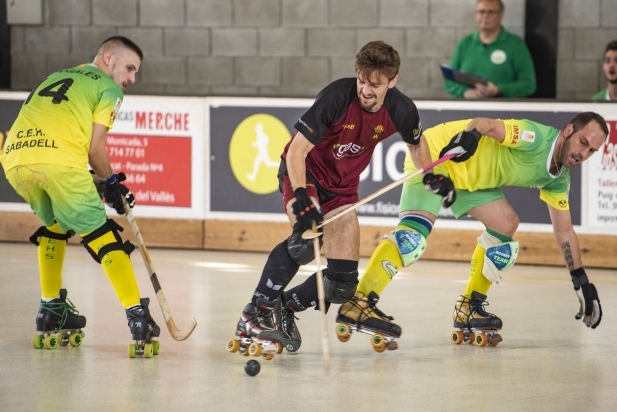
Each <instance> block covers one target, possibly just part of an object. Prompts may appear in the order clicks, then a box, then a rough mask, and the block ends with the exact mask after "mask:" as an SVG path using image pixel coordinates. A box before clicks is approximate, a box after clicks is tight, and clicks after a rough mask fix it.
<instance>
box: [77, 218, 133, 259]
mask: <svg viewBox="0 0 617 412" xmlns="http://www.w3.org/2000/svg"><path fill="white" fill-rule="evenodd" d="M122 231H124V229H123V228H122V226H120V225H119V224H117V223H116V222H115V221H114V220H113V219H107V222H105V223H104V224H103V226H101V227H99V228H98V229H96V230H95V231H93V232H92V233H89V234H87V235H86V236H84V237H83V238H82V240H81V243H83V245H84V247H85V248H86V250H87V251H88V253H90V255H91V256H92V258H93V259H94V260H95V261H96V262H97V263H101V261H102V260H103V256H105V255H106V254H108V253H109V252H112V251H114V250H122V251H124V253H126V254H127V255H130V254H131V252H132V251H134V250H135V246H134V245H133V244H132V243H131V242H129V241H128V240H127V241H125V242H124V243H122V238H121V237H120V234H119V233H118V232H122ZM109 232H111V233H113V235H114V238H115V239H116V241H115V242H112V243H108V244H106V245H104V246H103V247H101V248H100V249H99V250H98V252H97V251H95V250H94V249H92V248H91V247H90V246H89V244H90V243H91V242H92V241H93V240H96V239H98V238H100V237H101V236H104V235H106V234H107V233H109Z"/></svg>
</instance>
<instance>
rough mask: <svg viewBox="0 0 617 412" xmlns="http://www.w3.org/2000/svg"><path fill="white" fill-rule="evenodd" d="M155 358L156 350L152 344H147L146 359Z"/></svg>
mask: <svg viewBox="0 0 617 412" xmlns="http://www.w3.org/2000/svg"><path fill="white" fill-rule="evenodd" d="M153 356H154V348H153V347H152V344H151V343H146V344H145V345H144V358H151V357H153Z"/></svg>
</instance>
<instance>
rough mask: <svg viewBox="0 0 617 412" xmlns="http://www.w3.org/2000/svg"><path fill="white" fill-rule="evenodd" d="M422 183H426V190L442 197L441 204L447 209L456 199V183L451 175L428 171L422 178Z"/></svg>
mask: <svg viewBox="0 0 617 412" xmlns="http://www.w3.org/2000/svg"><path fill="white" fill-rule="evenodd" d="M422 183H424V187H426V190H428V191H429V192H432V193H435V194H436V195H439V196H441V197H442V199H441V205H442V206H443V207H445V208H446V209H447V208H449V207H450V206H452V203H454V201H456V191H455V190H454V183H452V180H450V178H449V177H446V176H443V175H435V174H433V173H427V174H425V175H424V177H423V178H422Z"/></svg>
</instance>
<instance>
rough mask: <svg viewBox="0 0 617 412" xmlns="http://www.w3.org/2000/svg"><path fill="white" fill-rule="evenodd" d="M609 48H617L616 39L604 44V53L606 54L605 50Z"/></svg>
mask: <svg viewBox="0 0 617 412" xmlns="http://www.w3.org/2000/svg"><path fill="white" fill-rule="evenodd" d="M609 50H617V40H613V41H610V42H608V44H607V45H606V49H604V54H606V52H607V51H609Z"/></svg>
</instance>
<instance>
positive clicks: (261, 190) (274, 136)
mask: <svg viewBox="0 0 617 412" xmlns="http://www.w3.org/2000/svg"><path fill="white" fill-rule="evenodd" d="M290 139H291V135H290V134H289V130H288V129H287V127H286V126H285V125H284V124H283V122H281V121H280V120H279V119H277V118H276V117H274V116H271V115H269V114H263V113H260V114H254V115H252V116H250V117H247V118H246V119H244V120H243V121H242V123H240V124H239V125H238V127H236V130H235V131H234V134H233V136H231V143H230V144H229V163H230V164H231V170H232V171H233V173H234V176H235V177H236V179H237V180H238V182H240V184H241V185H242V187H244V188H245V189H246V190H248V191H249V192H253V193H257V194H259V195H267V194H269V193H272V192H274V191H275V190H278V187H279V182H278V179H277V178H276V175H277V172H278V168H279V164H280V161H281V153H283V149H284V148H285V145H286V144H287V143H288V142H289V140H290Z"/></svg>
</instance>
